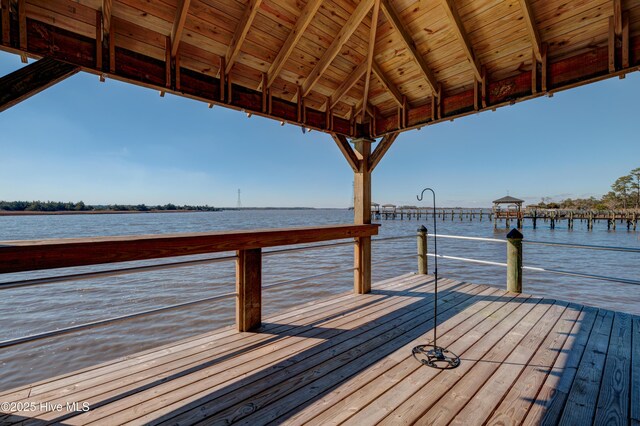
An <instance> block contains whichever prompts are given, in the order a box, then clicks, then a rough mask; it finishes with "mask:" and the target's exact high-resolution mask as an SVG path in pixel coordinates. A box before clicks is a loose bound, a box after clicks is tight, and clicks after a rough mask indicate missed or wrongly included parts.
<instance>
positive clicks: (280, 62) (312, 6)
mask: <svg viewBox="0 0 640 426" xmlns="http://www.w3.org/2000/svg"><path fill="white" fill-rule="evenodd" d="M321 4H322V0H309V2H308V3H307V5H306V6H305V7H304V9H303V10H302V13H301V14H300V16H299V17H298V20H297V21H296V26H295V27H294V28H293V30H292V31H291V33H290V34H289V36H288V37H287V39H286V40H285V42H284V44H283V45H282V48H281V49H280V51H279V52H278V56H276V58H275V59H274V60H273V62H272V63H271V66H270V67H269V70H268V71H267V87H271V85H272V84H273V81H274V80H275V79H276V77H278V75H280V71H282V67H284V64H285V62H287V59H289V56H291V53H293V49H294V48H295V47H296V45H297V44H298V41H300V38H301V37H302V34H303V33H304V31H305V30H306V29H307V27H308V26H309V24H310V23H311V20H312V19H313V17H314V16H315V14H316V12H317V11H318V9H319V8H320V5H321Z"/></svg>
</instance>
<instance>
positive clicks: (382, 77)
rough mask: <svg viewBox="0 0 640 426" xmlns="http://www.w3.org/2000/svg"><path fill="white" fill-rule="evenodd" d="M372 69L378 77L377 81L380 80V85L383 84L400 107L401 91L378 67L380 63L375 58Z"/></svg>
mask: <svg viewBox="0 0 640 426" xmlns="http://www.w3.org/2000/svg"><path fill="white" fill-rule="evenodd" d="M372 71H373V73H374V74H375V75H376V77H378V81H379V82H380V84H382V86H384V88H385V89H386V90H387V91H388V92H389V93H390V94H391V97H392V98H393V100H394V101H396V103H397V104H398V106H399V107H402V105H403V103H402V97H403V96H402V93H400V90H398V88H397V87H396V85H395V84H393V83H392V82H391V80H390V79H389V77H388V76H387V75H386V74H385V72H384V71H383V70H382V68H380V65H379V64H378V62H377V61H375V60H374V61H373V66H372Z"/></svg>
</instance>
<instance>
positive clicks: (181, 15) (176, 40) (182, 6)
mask: <svg viewBox="0 0 640 426" xmlns="http://www.w3.org/2000/svg"><path fill="white" fill-rule="evenodd" d="M190 3H191V0H179V3H178V9H177V10H176V18H175V19H174V20H173V28H172V29H171V57H175V56H176V53H178V47H179V46H180V38H181V37H182V32H183V31H184V23H185V22H186V20H187V13H188V12H189V5H190Z"/></svg>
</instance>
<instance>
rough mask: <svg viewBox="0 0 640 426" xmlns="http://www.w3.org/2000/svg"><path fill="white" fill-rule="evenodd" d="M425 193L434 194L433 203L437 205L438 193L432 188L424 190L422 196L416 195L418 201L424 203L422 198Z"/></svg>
mask: <svg viewBox="0 0 640 426" xmlns="http://www.w3.org/2000/svg"><path fill="white" fill-rule="evenodd" d="M425 191H431V193H432V194H433V202H434V204H435V200H436V193H435V191H434V190H433V189H431V188H425V189H423V190H422V192H421V193H420V195H416V198H417V199H418V201H422V196H423V195H424V192H425Z"/></svg>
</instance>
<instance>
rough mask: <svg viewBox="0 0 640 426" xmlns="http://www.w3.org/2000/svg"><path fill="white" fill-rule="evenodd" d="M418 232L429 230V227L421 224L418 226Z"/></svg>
mask: <svg viewBox="0 0 640 426" xmlns="http://www.w3.org/2000/svg"><path fill="white" fill-rule="evenodd" d="M418 232H427V228H425V227H424V225H420V228H418Z"/></svg>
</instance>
